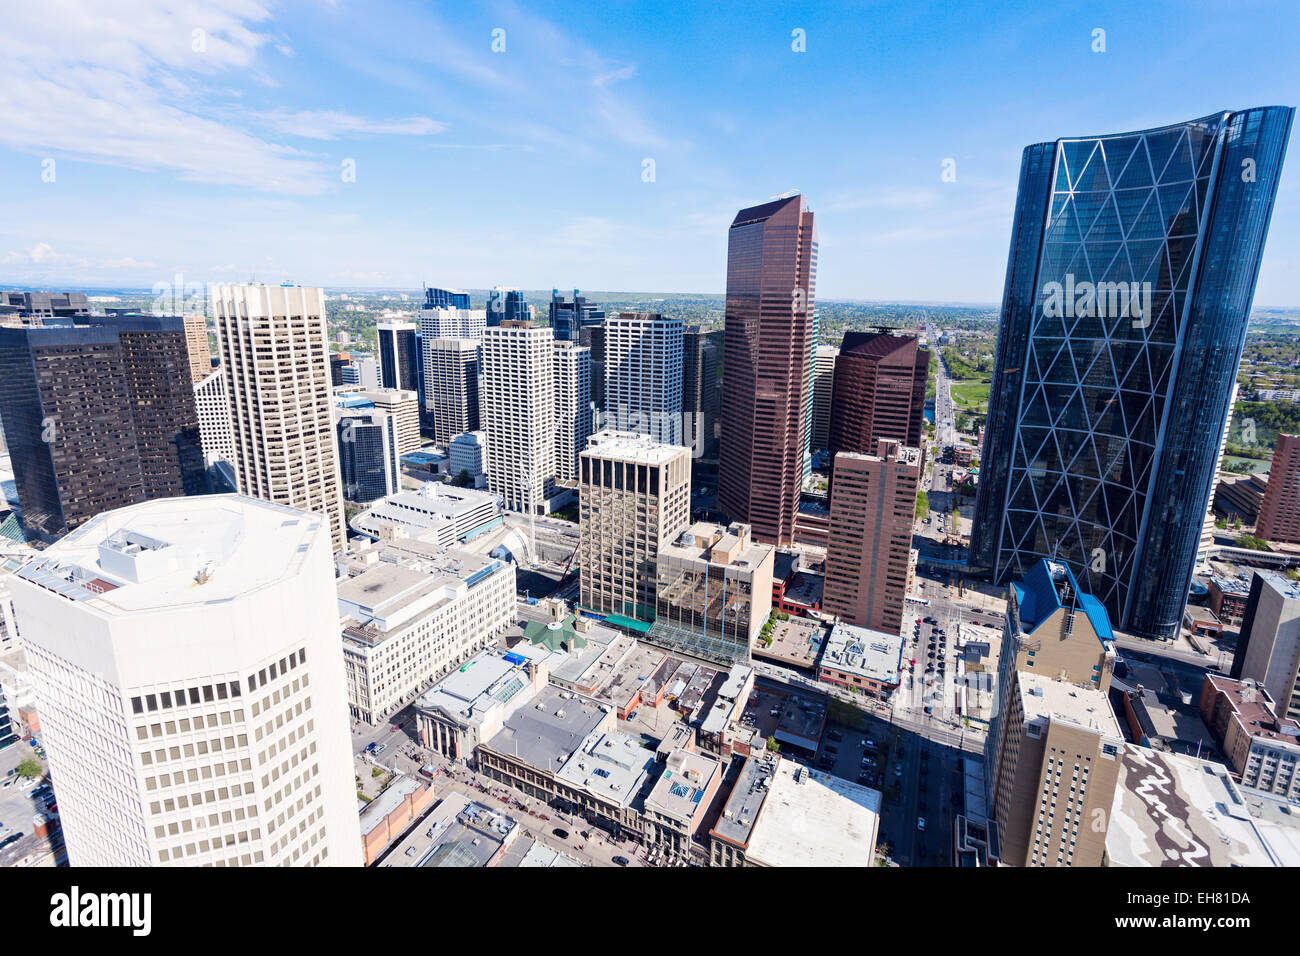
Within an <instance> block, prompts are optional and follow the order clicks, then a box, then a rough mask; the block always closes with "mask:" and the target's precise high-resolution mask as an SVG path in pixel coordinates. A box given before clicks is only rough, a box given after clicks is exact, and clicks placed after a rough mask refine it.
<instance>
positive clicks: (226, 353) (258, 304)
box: [209, 285, 347, 551]
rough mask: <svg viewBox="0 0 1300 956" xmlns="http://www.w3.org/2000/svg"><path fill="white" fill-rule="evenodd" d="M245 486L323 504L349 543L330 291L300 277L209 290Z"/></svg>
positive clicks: (342, 543) (340, 542)
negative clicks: (329, 331)
mask: <svg viewBox="0 0 1300 956" xmlns="http://www.w3.org/2000/svg"><path fill="white" fill-rule="evenodd" d="M209 301H210V302H211V307H212V310H213V313H214V315H215V317H216V325H217V353H218V354H219V355H220V356H221V365H222V368H223V370H224V372H225V375H226V394H227V395H228V396H229V397H230V424H231V431H232V434H233V437H234V441H235V460H234V461H233V462H231V464H233V465H234V466H235V475H236V478H237V479H238V481H239V490H240V491H241V492H243V493H244V494H246V495H249V496H251V497H254V498H261V499H262V500H264V501H273V502H276V503H277V504H283V505H288V506H290V507H294V508H301V509H302V510H304V511H314V512H316V513H317V514H320V515H324V516H325V518H326V519H327V520H328V521H329V524H330V535H331V540H332V541H333V543H334V550H336V551H338V550H342V549H344V548H345V547H346V546H347V532H346V529H345V527H344V523H343V493H342V489H341V487H340V485H339V466H338V449H337V447H336V439H335V434H334V416H333V402H332V400H331V396H330V379H329V365H328V364H327V359H328V355H329V352H328V347H327V346H326V343H325V294H324V293H323V292H322V291H321V290H320V289H313V288H305V287H303V286H296V285H281V286H266V285H217V286H213V287H212V288H211V290H210V292H209Z"/></svg>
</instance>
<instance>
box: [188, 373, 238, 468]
mask: <svg viewBox="0 0 1300 956" xmlns="http://www.w3.org/2000/svg"><path fill="white" fill-rule="evenodd" d="M194 409H195V412H196V413H197V415H198V417H199V444H200V445H201V446H202V447H203V458H204V461H205V462H206V464H208V465H211V464H212V463H213V462H214V461H226V462H232V461H234V459H235V437H234V433H233V432H231V430H230V397H229V396H228V395H227V394H226V375H225V372H224V371H223V370H222V369H220V368H217V369H215V370H214V371H213V372H212V374H211V375H209V376H208V377H207V378H205V379H204V380H203V381H201V382H199V383H198V384H197V385H195V386H194Z"/></svg>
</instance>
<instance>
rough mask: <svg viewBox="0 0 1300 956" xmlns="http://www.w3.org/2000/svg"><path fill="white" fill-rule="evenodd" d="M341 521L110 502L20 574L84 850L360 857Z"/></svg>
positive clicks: (211, 505)
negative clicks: (337, 538)
mask: <svg viewBox="0 0 1300 956" xmlns="http://www.w3.org/2000/svg"><path fill="white" fill-rule="evenodd" d="M332 551H333V549H332V547H331V542H330V536H329V528H328V526H327V525H326V524H325V523H324V518H323V516H321V515H317V514H307V513H305V512H302V511H298V510H295V509H292V508H287V507H282V506H279V505H275V504H271V503H269V502H266V501H259V500H257V499H254V498H246V497H243V496H241V495H209V496H205V497H204V496H201V497H189V498H160V499H156V500H153V501H146V502H143V503H141V504H137V505H132V506H130V507H127V508H121V509H118V510H116V511H108V512H104V513H103V514H100V515H98V516H97V517H95V518H94V519H92V520H91V521H90V522H89V523H87V524H85V525H83V526H82V527H81V528H78V529H77V530H76V531H74V532H72V533H71V534H69V535H68V536H67V537H65V538H63V539H62V540H61V541H59V542H57V543H56V544H54V545H52V546H51V547H50V548H48V549H47V550H46V551H44V552H43V553H42V554H41V556H40V557H39V558H37V559H36V560H35V561H33V562H31V563H30V564H29V565H28V566H27V567H26V568H24V569H23V570H22V571H21V572H19V573H18V574H16V575H14V576H13V578H12V581H11V588H12V592H13V602H14V610H15V613H16V615H17V618H18V624H19V627H20V629H21V631H22V635H23V643H24V645H25V647H26V653H27V662H28V666H29V668H30V670H31V673H32V674H33V676H34V678H35V684H36V707H37V712H38V713H39V714H40V719H41V738H42V740H43V741H44V743H45V747H46V749H47V752H48V753H49V758H50V767H51V772H52V775H53V779H54V785H55V787H56V788H57V793H58V800H59V812H60V816H61V819H62V824H63V832H64V837H65V839H66V841H67V847H68V858H69V861H70V862H71V864H72V865H73V866H154V865H163V866H258V865H261V866H360V865H361V836H360V830H359V827H358V823H357V809H356V788H355V785H354V780H353V772H354V771H353V765H352V742H351V734H350V732H349V728H348V710H347V691H346V685H345V682H344V674H343V654H342V650H341V648H340V647H339V641H338V607H337V602H336V595H335V587H334V565H333V560H332Z"/></svg>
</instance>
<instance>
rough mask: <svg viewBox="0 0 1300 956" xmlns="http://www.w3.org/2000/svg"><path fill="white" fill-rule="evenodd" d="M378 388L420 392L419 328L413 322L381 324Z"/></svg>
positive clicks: (379, 326) (379, 328) (378, 329)
mask: <svg viewBox="0 0 1300 956" xmlns="http://www.w3.org/2000/svg"><path fill="white" fill-rule="evenodd" d="M377 331H378V333H379V384H380V386H381V387H383V388H401V389H405V390H406V391H409V392H418V391H419V388H420V338H419V331H420V327H419V326H418V325H416V324H415V323H414V322H380V323H379V325H378V327H377Z"/></svg>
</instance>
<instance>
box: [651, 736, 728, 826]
mask: <svg viewBox="0 0 1300 956" xmlns="http://www.w3.org/2000/svg"><path fill="white" fill-rule="evenodd" d="M679 726H680V725H679ZM721 773H722V765H721V764H720V763H718V761H716V760H714V759H713V758H712V757H710V756H708V755H707V754H698V753H691V752H690V751H688V750H675V751H673V752H672V753H670V754H669V755H668V760H667V761H666V762H665V764H664V772H663V773H662V774H660V776H659V779H658V780H656V781H655V785H654V787H653V788H652V789H651V790H650V793H649V795H648V796H647V797H646V799H645V805H646V809H648V810H649V809H654V810H657V811H658V812H659V813H662V814H664V815H665V816H669V817H672V818H673V819H676V820H690V819H692V818H693V817H694V816H695V814H696V813H698V812H700V810H701V806H700V804H701V803H702V802H703V801H704V798H705V795H706V794H707V793H708V790H709V787H710V786H711V785H712V784H713V781H714V779H715V778H716V777H717V776H718V775H719V774H721ZM703 809H708V808H707V807H704V808H703Z"/></svg>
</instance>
